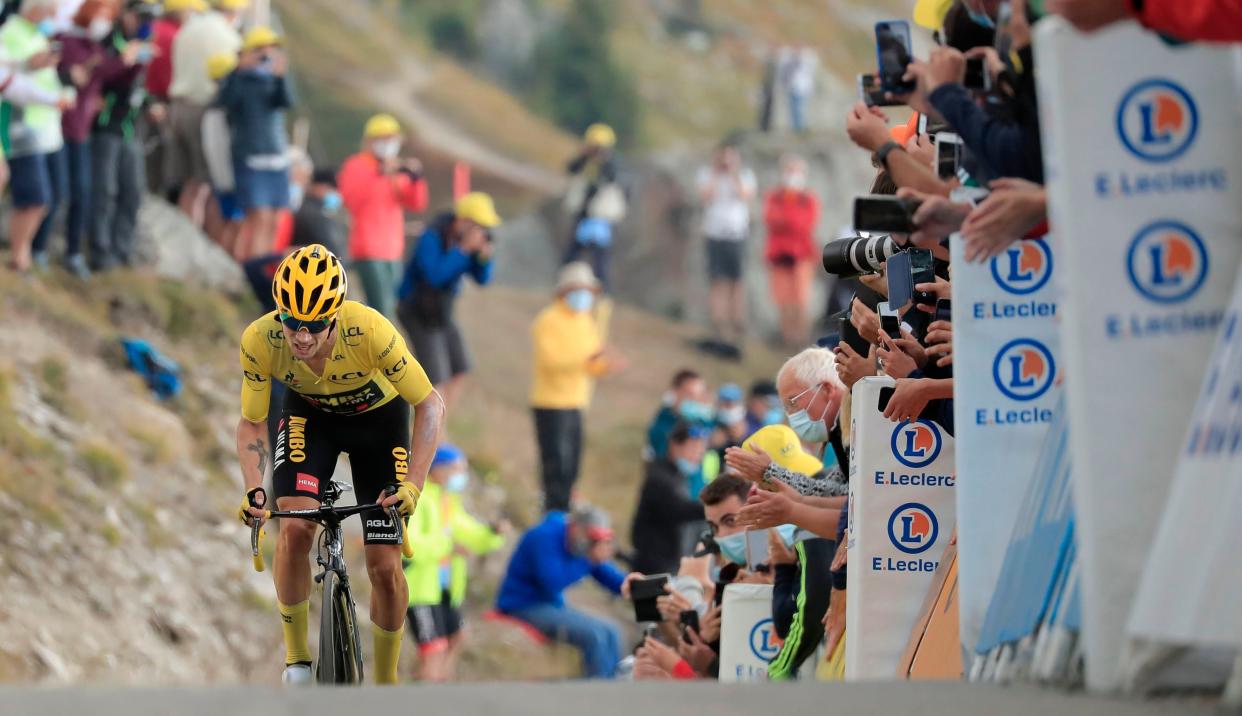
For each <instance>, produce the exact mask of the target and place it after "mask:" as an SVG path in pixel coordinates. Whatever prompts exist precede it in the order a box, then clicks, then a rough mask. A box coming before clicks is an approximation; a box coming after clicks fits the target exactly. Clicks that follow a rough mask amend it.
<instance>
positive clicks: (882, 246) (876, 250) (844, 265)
mask: <svg viewBox="0 0 1242 716" xmlns="http://www.w3.org/2000/svg"><path fill="white" fill-rule="evenodd" d="M897 250H898V249H897V244H896V242H894V241H893V240H892V238H890V237H889V236H886V235H885V236H854V237H851V238H848V239H837V240H836V241H829V242H828V243H827V244H825V245H824V270H825V271H827V272H828V273H830V274H834V275H836V276H840V277H841V278H856V277H858V276H861V275H863V274H867V273H879V272H880V266H881V265H882V264H883V263H884V262H885V261H887V260H888V257H890V256H892V255H893V254H895V253H897Z"/></svg>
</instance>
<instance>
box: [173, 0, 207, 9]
mask: <svg viewBox="0 0 1242 716" xmlns="http://www.w3.org/2000/svg"><path fill="white" fill-rule="evenodd" d="M164 11H165V12H206V11H207V3H205V2H203V0H164Z"/></svg>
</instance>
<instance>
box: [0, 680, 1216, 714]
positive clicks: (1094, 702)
mask: <svg viewBox="0 0 1242 716" xmlns="http://www.w3.org/2000/svg"><path fill="white" fill-rule="evenodd" d="M362 713H365V714H368V715H369V716H381V715H391V716H397V715H398V714H435V716H448V715H450V714H451V715H452V716H473V715H474V714H480V715H483V714H486V715H488V716H491V715H493V714H503V715H504V716H526V715H527V714H529V715H530V716H536V715H538V716H547V715H548V714H574V715H575V716H579V715H580V716H648V715H655V714H686V715H687V716H690V715H697V714H708V715H709V716H732V715H734V714H736V715H737V716H742V715H745V716H786V715H788V716H795V715H796V716H803V715H808V714H823V715H824V716H836V715H842V716H869V715H871V714H874V715H875V716H900V715H904V714H912V715H917V716H934V715H937V714H946V715H949V714H951V715H953V716H1002V715H1003V716H1028V715H1029V716H1077V715H1078V714H1090V715H1091V716H1114V715H1117V716H1121V715H1122V714H1125V715H1126V716H1131V715H1134V714H1138V715H1143V714H1150V715H1151V716H1158V715H1159V716H1170V714H1216V713H1219V711H1217V710H1215V709H1214V708H1213V707H1212V706H1211V705H1210V704H1208V703H1206V702H1196V701H1185V700H1182V701H1167V700H1166V701H1126V700H1121V699H1106V698H1098V697H1091V696H1084V695H1081V694H1063V693H1060V692H1056V691H1051V690H1039V689H1033V688H1029V687H1012V688H1004V687H997V686H978V685H970V684H964V683H909V682H902V683H879V682H876V683H862V684H748V685H729V686H726V685H721V684H716V683H686V682H679V683H673V682H662V683H653V682H646V683H637V684H635V683H625V682H620V683H618V682H613V683H603V682H594V683H592V682H574V683H486V684H460V685H452V686H426V687H418V686H410V687H399V688H387V689H378V688H361V689H344V688H342V689H326V688H309V689H305V690H299V691H282V690H280V689H275V688H270V687H261V688H258V687H256V688H249V689H247V688H238V687H228V688H185V689H171V688H152V689H119V688H107V687H73V688H38V687H35V688H15V687H4V688H0V715H3V716H9V715H10V714H14V715H21V716H26V715H27V714H31V715H33V714H38V715H39V716H61V715H62V714H63V715H64V716H145V715H147V714H152V715H155V714H158V715H159V716H252V715H253V716H283V715H285V714H288V715H289V716H311V715H314V714H333V715H345V716H349V715H352V714H362Z"/></svg>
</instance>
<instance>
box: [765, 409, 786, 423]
mask: <svg viewBox="0 0 1242 716" xmlns="http://www.w3.org/2000/svg"><path fill="white" fill-rule="evenodd" d="M783 422H785V411H784V410H781V409H780V408H770V409H769V410H768V412H766V413H764V414H763V424H764V425H779V424H781V423H783Z"/></svg>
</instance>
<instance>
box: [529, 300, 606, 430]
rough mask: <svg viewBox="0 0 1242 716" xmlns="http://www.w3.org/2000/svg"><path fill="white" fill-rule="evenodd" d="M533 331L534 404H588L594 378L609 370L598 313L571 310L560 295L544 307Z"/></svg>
mask: <svg viewBox="0 0 1242 716" xmlns="http://www.w3.org/2000/svg"><path fill="white" fill-rule="evenodd" d="M530 332H531V340H532V343H533V344H534V349H535V351H534V353H535V355H534V372H535V375H534V382H533V384H532V385H531V390H530V404H531V407H535V408H548V409H555V410H570V409H575V408H579V409H580V408H585V407H586V406H587V403H588V402H590V395H591V380H592V379H593V378H597V377H599V376H601V375H603V374H604V373H605V372H606V371H607V370H608V365H607V363H606V362H605V361H604V360H603V359H602V358H600V357H598V355H599V352H600V350H601V349H602V348H603V342H602V341H601V340H600V334H599V326H598V325H597V324H596V321H595V316H594V315H593V314H592V313H590V312H589V311H588V312H576V311H571V310H569V307H568V306H566V305H565V302H564V301H562V300H559V299H558V300H557V301H556V302H555V303H553V304H552V305H551V306H548V307H547V308H545V309H543V310H542V311H540V313H539V315H538V316H537V317H536V318H535V322H534V324H533V325H532V326H531V331H530Z"/></svg>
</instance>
